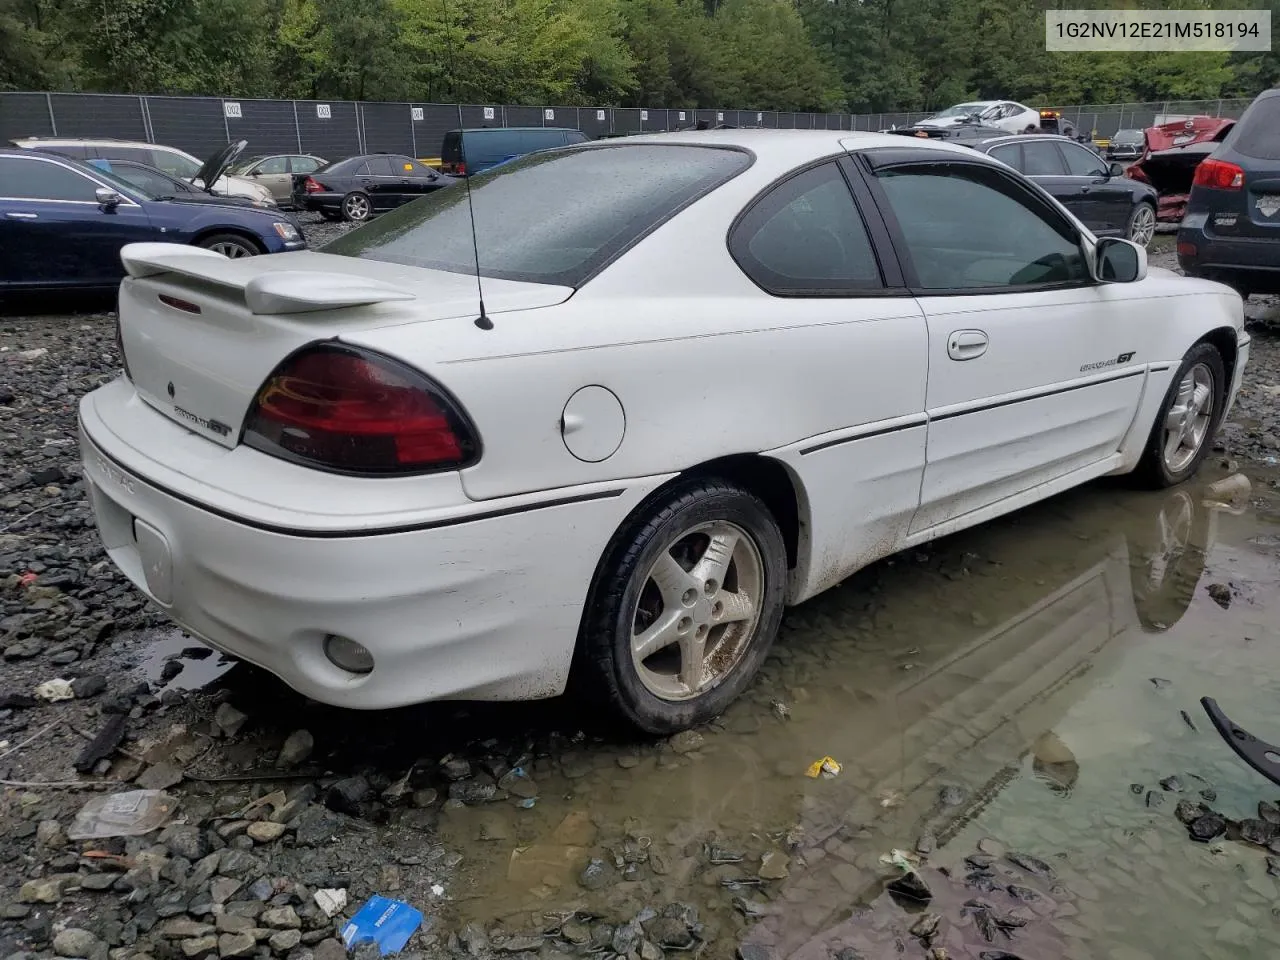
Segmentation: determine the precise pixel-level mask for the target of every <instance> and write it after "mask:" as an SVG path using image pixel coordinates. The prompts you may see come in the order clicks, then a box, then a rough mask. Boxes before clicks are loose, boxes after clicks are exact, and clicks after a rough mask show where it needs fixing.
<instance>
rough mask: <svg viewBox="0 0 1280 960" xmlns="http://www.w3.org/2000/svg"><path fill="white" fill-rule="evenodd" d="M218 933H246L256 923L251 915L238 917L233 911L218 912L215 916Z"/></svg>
mask: <svg viewBox="0 0 1280 960" xmlns="http://www.w3.org/2000/svg"><path fill="white" fill-rule="evenodd" d="M217 925H218V933H248V932H249V931H250V930H252V929H253V928H254V927H256V926H257V924H256V923H255V922H254V919H253V917H239V916H236V915H235V914H234V913H220V914H218V918H217Z"/></svg>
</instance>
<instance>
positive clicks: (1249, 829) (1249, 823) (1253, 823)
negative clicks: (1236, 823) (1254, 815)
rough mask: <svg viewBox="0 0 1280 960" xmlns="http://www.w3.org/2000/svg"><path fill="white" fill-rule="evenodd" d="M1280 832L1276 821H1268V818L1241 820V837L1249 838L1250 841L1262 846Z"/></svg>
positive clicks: (1243, 838)
mask: <svg viewBox="0 0 1280 960" xmlns="http://www.w3.org/2000/svg"><path fill="white" fill-rule="evenodd" d="M1278 832H1280V828H1277V827H1276V825H1275V824H1274V823H1268V822H1267V821H1266V820H1252V819H1250V820H1241V821H1240V838H1241V839H1242V840H1247V841H1248V842H1249V843H1256V844H1257V845H1258V846H1260V847H1265V846H1266V845H1267V844H1268V843H1270V842H1271V841H1272V840H1274V839H1275V838H1276V834H1277V833H1278Z"/></svg>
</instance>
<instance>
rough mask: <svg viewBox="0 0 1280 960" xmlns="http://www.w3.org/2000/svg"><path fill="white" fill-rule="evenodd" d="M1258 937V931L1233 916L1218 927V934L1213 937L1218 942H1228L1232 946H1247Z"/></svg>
mask: <svg viewBox="0 0 1280 960" xmlns="http://www.w3.org/2000/svg"><path fill="white" fill-rule="evenodd" d="M1257 938H1258V932H1257V931H1256V930H1254V929H1253V928H1252V927H1250V926H1248V925H1246V924H1245V923H1243V922H1241V921H1239V920H1236V919H1235V918H1234V917H1233V918H1232V919H1230V920H1228V921H1227V922H1226V923H1224V924H1223V925H1222V926H1220V927H1218V934H1217V936H1215V937H1214V938H1213V939H1214V940H1216V941H1218V943H1226V944H1230V945H1231V946H1233V947H1248V946H1250V945H1251V944H1252V943H1253V942H1254V940H1256V939H1257Z"/></svg>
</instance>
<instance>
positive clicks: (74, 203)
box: [0, 156, 155, 287]
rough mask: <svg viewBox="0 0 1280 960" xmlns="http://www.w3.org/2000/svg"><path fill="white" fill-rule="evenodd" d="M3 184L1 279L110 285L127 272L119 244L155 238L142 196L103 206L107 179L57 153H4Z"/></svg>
mask: <svg viewBox="0 0 1280 960" xmlns="http://www.w3.org/2000/svg"><path fill="white" fill-rule="evenodd" d="M0 185H2V187H0V194H2V196H0V210H2V211H3V216H2V217H0V224H3V225H2V226H0V250H3V251H4V255H3V256H0V282H4V283H6V284H10V285H21V286H83V287H103V286H110V285H112V284H114V283H117V282H119V280H120V278H121V277H122V276H123V275H124V267H123V266H122V265H121V263H120V248H121V247H122V246H124V245H125V244H126V243H134V242H136V241H142V240H150V239H153V238H154V233H155V231H154V229H153V228H152V226H151V221H150V219H149V218H148V217H147V214H146V212H145V211H144V210H143V209H142V207H141V206H139V204H137V203H136V202H134V201H133V200H132V199H130V198H127V197H126V198H123V199H122V202H121V203H120V204H118V205H116V206H113V207H105V206H103V205H102V204H100V203H99V202H98V200H97V197H96V191H97V190H98V189H99V188H100V187H104V186H106V184H105V183H103V182H101V181H97V180H94V179H92V178H91V177H89V176H88V175H87V174H85V173H83V172H81V171H80V170H78V169H76V168H75V167H73V166H72V165H70V164H69V163H64V162H59V161H58V160H56V159H55V158H52V157H38V156H31V157H0ZM111 189H114V188H111Z"/></svg>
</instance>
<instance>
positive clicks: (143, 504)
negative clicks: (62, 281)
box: [79, 130, 1249, 759]
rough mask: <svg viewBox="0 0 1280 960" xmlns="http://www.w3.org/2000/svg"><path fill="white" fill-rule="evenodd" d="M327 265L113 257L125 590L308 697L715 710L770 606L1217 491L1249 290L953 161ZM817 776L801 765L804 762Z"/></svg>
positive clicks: (697, 159)
mask: <svg viewBox="0 0 1280 960" xmlns="http://www.w3.org/2000/svg"><path fill="white" fill-rule="evenodd" d="M467 185H468V186H469V189H466V188H463V187H458V188H455V189H444V190H437V191H434V192H433V193H431V194H430V195H428V196H424V197H421V198H420V199H418V200H416V201H415V202H413V203H410V204H406V205H404V206H401V207H399V208H398V209H395V210H391V211H389V212H387V213H386V214H384V215H383V216H381V217H379V218H378V219H377V220H375V221H373V222H371V223H368V224H365V225H362V226H360V227H358V228H356V229H353V230H351V231H349V232H347V233H346V234H345V235H343V236H341V237H339V238H337V239H336V240H334V241H332V242H331V243H329V244H328V245H326V246H325V247H324V248H323V249H322V250H318V251H305V252H299V253H289V254H283V255H279V256H271V257H257V258H254V259H251V260H240V261H235V262H232V261H228V260H226V259H225V258H222V257H218V256H216V255H214V254H212V253H210V252H209V251H207V250H200V249H196V248H192V247H182V246H176V245H172V244H164V245H157V244H151V243H138V244H131V245H129V246H128V247H126V248H125V249H124V250H123V251H122V252H121V258H122V259H123V261H124V264H125V267H126V269H127V271H128V274H129V275H128V277H127V279H125V281H124V282H123V283H122V284H121V287H120V297H119V310H118V316H119V334H120V345H121V352H122V358H123V366H124V370H123V372H122V374H121V375H120V376H119V377H118V378H116V379H115V380H113V381H111V382H110V383H108V384H106V385H104V386H102V387H100V388H98V389H96V390H94V391H93V392H91V393H89V394H88V395H86V396H85V397H84V398H83V399H82V400H81V402H80V408H79V437H80V450H81V454H82V457H83V462H84V477H85V488H86V490H87V492H88V496H89V499H90V501H91V503H92V505H93V510H94V514H95V516H96V518H97V523H98V527H99V530H100V532H101V536H102V540H103V543H104V545H105V548H106V551H107V554H108V556H109V557H110V558H111V560H112V561H113V562H114V563H115V564H116V565H117V566H118V567H119V568H120V570H121V571H123V573H124V574H125V575H126V576H127V577H128V578H129V579H130V580H131V581H132V582H133V583H134V584H136V585H137V587H138V588H139V589H140V590H141V591H143V593H145V594H146V595H147V596H148V597H150V598H151V599H152V600H153V601H154V602H155V603H156V604H158V605H159V607H160V608H161V609H163V610H165V611H166V612H167V613H168V614H169V615H170V616H171V617H172V618H173V619H174V621H175V622H177V623H178V624H180V625H181V626H182V627H183V629H185V630H187V631H189V632H190V633H191V634H192V635H194V636H196V637H199V638H201V639H202V640H204V641H206V642H208V643H210V644H212V645H213V646H214V647H216V648H218V649H221V650H223V651H226V652H228V653H230V654H232V655H234V656H237V657H240V658H243V659H245V660H248V661H250V662H252V663H255V664H257V665H259V666H261V667H263V668H265V669H267V670H268V671H271V672H273V673H275V674H276V675H277V676H279V677H281V678H283V679H284V680H285V681H286V682H287V683H289V684H290V685H292V686H293V687H294V688H296V689H297V690H299V691H301V692H302V693H304V694H305V695H306V696H308V697H311V698H313V699H315V700H318V701H321V702H324V703H329V704H333V705H337V706H343V707H347V708H352V709H382V708H388V707H393V706H398V705H405V704H409V703H415V702H421V701H425V700H438V699H480V700H511V699H517V700H528V699H535V698H540V697H552V696H556V695H558V694H560V693H561V692H563V691H564V690H565V689H566V688H568V687H569V686H570V683H571V678H572V681H573V682H572V687H573V689H575V690H577V691H581V694H582V695H583V696H586V697H589V698H592V699H594V700H596V701H598V702H600V703H601V704H602V705H604V706H605V707H607V708H608V709H609V710H611V711H613V712H614V713H615V714H616V715H617V716H618V717H620V718H622V719H624V720H626V721H627V722H629V723H630V724H633V725H634V726H636V727H637V728H639V729H641V730H645V731H648V732H649V733H652V734H664V733H671V732H673V731H676V730H680V729H684V728H687V727H690V726H693V725H696V724H699V723H702V722H705V721H707V720H710V719H711V718H714V717H716V716H719V715H721V714H722V713H723V711H724V710H725V709H726V707H727V706H728V704H729V703H730V702H731V701H732V700H734V699H735V698H736V697H737V696H738V695H739V694H741V693H742V692H743V691H744V690H745V689H746V688H747V686H748V685H749V684H750V683H751V681H752V678H753V677H754V675H755V674H756V672H757V670H758V669H759V667H760V665H761V663H762V662H763V661H764V659H765V658H766V657H767V656H768V654H769V649H770V645H771V643H772V642H773V639H774V637H775V635H776V634H777V631H778V628H779V625H780V623H781V620H782V616H783V611H784V609H785V608H786V607H787V606H788V605H794V604H798V603H801V602H803V601H804V600H806V599H807V598H809V597H812V596H814V595H816V594H818V593H820V592H822V591H824V590H826V589H828V588H830V587H834V586H835V585H837V584H839V583H841V582H843V581H844V580H845V579H846V578H847V577H849V576H850V574H851V573H853V572H854V571H856V570H858V569H860V568H861V567H863V566H865V565H866V564H869V563H872V562H874V561H875V560H877V559H879V558H881V557H884V556H886V555H888V554H891V553H893V552H895V551H898V550H903V549H910V548H912V547H916V546H918V545H920V544H923V543H925V542H927V541H930V540H933V539H934V538H936V537H940V536H944V535H946V534H949V533H951V532H954V531H957V530H960V529H963V528H965V527H969V526H971V525H974V524H978V523H981V522H984V521H985V520H988V519H990V518H992V517H995V516H998V515H1001V514H1004V513H1007V512H1009V511H1012V510H1015V509H1017V508H1019V507H1021V506H1024V505H1027V504H1030V503H1032V502H1034V501H1038V500H1041V499H1044V498H1046V497H1049V496H1052V495H1054V494H1056V493H1058V492H1061V491H1063V490H1066V489H1067V488H1070V487H1073V486H1076V485H1078V484H1081V483H1084V482H1085V481H1087V480H1090V479H1092V478H1095V477H1101V476H1103V475H1115V474H1128V473H1133V474H1134V475H1135V477H1136V478H1138V479H1141V480H1142V481H1143V482H1144V483H1147V484H1149V485H1153V486H1158V487H1167V486H1174V485H1177V484H1179V483H1181V482H1182V481H1184V480H1186V479H1188V478H1190V477H1191V476H1192V475H1194V474H1195V473H1196V471H1197V470H1198V468H1199V466H1200V464H1201V462H1202V461H1203V460H1204V458H1205V457H1206V456H1207V455H1208V454H1209V452H1210V451H1211V449H1212V447H1213V437H1214V433H1215V431H1216V430H1217V428H1218V425H1219V424H1220V423H1221V421H1222V419H1223V417H1224V416H1225V415H1226V414H1227V412H1228V411H1229V409H1230V407H1231V404H1232V402H1233V400H1234V398H1235V396H1236V394H1237V392H1238V390H1239V387H1240V382H1241V378H1242V376H1243V371H1244V368H1245V366H1246V364H1247V360H1248V354H1249V336H1248V334H1247V333H1246V332H1245V330H1244V311H1243V304H1242V303H1241V300H1240V297H1239V296H1237V295H1236V293H1235V292H1234V291H1232V290H1231V289H1229V288H1228V287H1225V286H1223V285H1221V284H1217V283H1213V282H1210V281H1206V280H1198V279H1192V278H1188V277H1182V276H1178V275H1177V274H1174V273H1173V272H1171V271H1168V270H1158V269H1148V266H1147V259H1146V251H1145V250H1144V249H1143V248H1142V247H1141V246H1138V245H1136V244H1133V243H1130V242H1129V241H1127V240H1124V239H1120V238H1110V237H1108V238H1102V239H1099V238H1097V237H1095V236H1093V235H1092V234H1091V233H1090V232H1089V231H1088V230H1086V229H1084V228H1083V227H1081V226H1080V224H1079V223H1078V222H1077V221H1076V220H1075V219H1074V218H1073V217H1072V216H1071V215H1070V214H1069V213H1068V212H1067V211H1066V210H1064V209H1063V208H1062V207H1061V205H1059V204H1058V203H1056V202H1055V201H1054V200H1053V198H1052V197H1049V196H1047V195H1046V194H1045V192H1044V191H1043V190H1042V189H1041V188H1039V187H1037V186H1036V185H1035V184H1034V183H1031V182H1030V181H1028V180H1027V179H1026V178H1025V177H1023V176H1022V175H1021V174H1019V173H1018V172H1017V171H1015V170H1013V169H1011V168H1010V167H1008V166H1007V165H1005V164H1003V163H1000V162H998V161H996V160H994V159H992V158H991V157H988V156H986V155H984V154H982V153H979V152H977V151H975V150H971V149H968V148H965V147H962V146H957V145H956V144H953V143H946V142H940V141H936V140H933V139H929V138H919V139H917V138H907V137H899V136H889V135H880V134H873V133H854V132H850V131H827V130H707V131H686V132H682V133H665V134H652V135H641V136H635V137H626V138H623V139H618V140H608V141H602V142H599V143H590V144H582V145H578V146H569V147H562V148H560V149H558V150H550V151H545V152H540V153H534V154H529V155H526V156H523V157H519V158H516V159H514V160H511V161H509V162H508V163H506V164H504V165H502V166H501V167H499V168H496V169H492V170H489V171H486V172H484V173H480V174H476V175H475V176H473V177H470V178H468V180H467ZM806 759H807V758H806Z"/></svg>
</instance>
